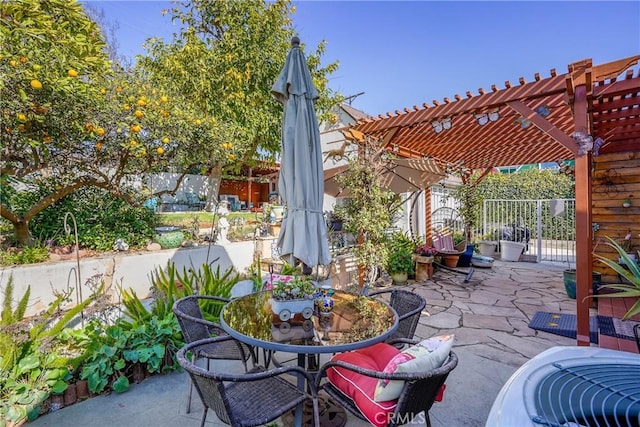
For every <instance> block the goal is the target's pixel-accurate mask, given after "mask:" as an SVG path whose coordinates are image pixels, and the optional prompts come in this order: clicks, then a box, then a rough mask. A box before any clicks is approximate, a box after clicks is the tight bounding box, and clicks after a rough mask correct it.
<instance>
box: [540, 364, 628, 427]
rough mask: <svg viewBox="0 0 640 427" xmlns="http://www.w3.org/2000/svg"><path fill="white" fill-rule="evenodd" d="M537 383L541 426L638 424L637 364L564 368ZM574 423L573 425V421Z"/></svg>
mask: <svg viewBox="0 0 640 427" xmlns="http://www.w3.org/2000/svg"><path fill="white" fill-rule="evenodd" d="M553 366H554V367H555V368H556V369H557V371H555V372H552V373H550V374H548V375H547V376H546V377H544V378H543V379H542V380H541V381H540V382H539V383H538V385H537V386H536V391H535V407H536V411H537V415H536V416H534V417H532V421H533V422H535V423H538V424H541V425H548V426H562V425H572V424H569V423H577V424H578V425H581V426H620V427H622V426H624V427H635V426H640V365H637V364H636V365H632V364H624V363H621V364H612V363H607V364H591V365H583V366H568V367H563V366H562V364H560V363H554V364H553ZM573 425H575V424H573Z"/></svg>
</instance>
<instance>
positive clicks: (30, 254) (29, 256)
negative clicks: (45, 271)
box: [0, 244, 49, 265]
mask: <svg viewBox="0 0 640 427" xmlns="http://www.w3.org/2000/svg"><path fill="white" fill-rule="evenodd" d="M48 259H49V250H48V248H47V247H46V246H44V245H42V244H36V245H35V246H32V247H26V248H9V249H7V250H0V265H20V264H35V263H39V262H44V261H46V260H48Z"/></svg>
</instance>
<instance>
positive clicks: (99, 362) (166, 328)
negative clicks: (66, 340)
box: [75, 314, 184, 393]
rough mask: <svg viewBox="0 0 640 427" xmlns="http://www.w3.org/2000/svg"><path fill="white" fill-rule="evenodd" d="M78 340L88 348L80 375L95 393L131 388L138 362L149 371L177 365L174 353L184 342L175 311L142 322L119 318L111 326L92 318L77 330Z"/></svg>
mask: <svg viewBox="0 0 640 427" xmlns="http://www.w3.org/2000/svg"><path fill="white" fill-rule="evenodd" d="M75 340H76V344H77V345H81V346H84V347H85V348H86V351H87V354H88V357H87V358H86V359H85V360H84V363H83V365H82V370H81V372H80V378H81V379H85V380H87V382H88V385H89V390H91V391H92V392H93V393H102V392H103V391H105V390H107V389H109V390H113V391H115V392H117V393H122V392H124V391H127V390H128V389H129V385H130V383H131V379H132V378H133V369H134V366H136V365H141V366H142V367H143V368H144V369H145V370H146V371H147V372H149V373H155V372H166V371H171V370H174V369H177V367H178V365H177V363H176V361H175V357H174V355H175V353H176V351H177V349H178V348H179V347H181V346H182V345H183V344H184V343H183V341H182V335H181V333H180V328H179V326H178V322H177V321H176V319H175V317H174V316H173V315H172V314H171V315H168V316H166V317H164V318H159V317H157V316H152V317H151V318H149V319H148V320H146V321H141V322H136V321H134V322H128V321H126V320H123V319H118V320H117V321H116V323H115V324H114V325H110V326H105V325H103V324H102V323H100V322H98V321H95V320H92V321H91V322H89V323H88V324H87V325H86V326H85V328H84V329H83V330H82V331H78V332H77V333H75Z"/></svg>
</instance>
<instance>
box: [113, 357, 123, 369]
mask: <svg viewBox="0 0 640 427" xmlns="http://www.w3.org/2000/svg"><path fill="white" fill-rule="evenodd" d="M125 366H126V363H125V361H124V359H118V361H117V362H116V363H114V364H113V368H114V369H116V370H120V369H124V367H125Z"/></svg>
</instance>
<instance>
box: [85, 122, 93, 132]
mask: <svg viewBox="0 0 640 427" xmlns="http://www.w3.org/2000/svg"><path fill="white" fill-rule="evenodd" d="M84 128H85V129H86V130H88V131H89V132H93V125H92V124H91V123H87V124H86V125H84Z"/></svg>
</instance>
